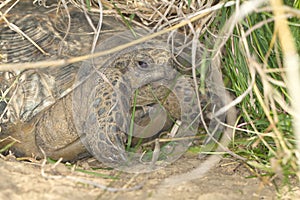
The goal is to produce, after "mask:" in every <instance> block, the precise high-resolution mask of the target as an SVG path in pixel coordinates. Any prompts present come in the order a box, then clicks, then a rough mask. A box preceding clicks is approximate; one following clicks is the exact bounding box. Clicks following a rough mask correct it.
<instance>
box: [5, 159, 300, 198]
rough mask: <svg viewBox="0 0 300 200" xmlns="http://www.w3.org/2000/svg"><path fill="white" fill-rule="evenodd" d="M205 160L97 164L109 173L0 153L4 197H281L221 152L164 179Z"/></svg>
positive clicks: (87, 165) (268, 185)
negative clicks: (144, 166) (144, 168)
mask: <svg viewBox="0 0 300 200" xmlns="http://www.w3.org/2000/svg"><path fill="white" fill-rule="evenodd" d="M201 162H202V161H201V160H199V159H195V156H190V155H189V154H186V155H184V156H183V157H182V158H180V159H179V160H178V161H176V162H175V163H173V164H172V165H170V166H168V167H166V168H164V169H160V170H158V171H155V172H152V173H147V174H128V173H123V172H119V171H116V170H112V169H97V170H94V172H97V173H99V174H100V173H101V174H104V175H110V176H112V177H109V178H105V177H100V176H96V175H91V174H87V173H86V172H79V171H76V170H74V166H73V168H72V167H68V166H66V165H65V164H62V163H59V164H58V165H54V164H49V163H48V164H46V165H43V164H42V162H41V161H38V162H37V161H34V162H28V161H27V162H25V161H22V162H19V161H16V160H15V159H14V158H9V159H8V158H7V157H6V158H4V159H3V158H2V159H0V177H1V183H0V191H1V192H0V199H6V200H10V199H13V200H19V199H32V200H35V199H73V200H76V199H121V200H124V199H137V200H138V199H164V200H166V199H175V200H176V199H178V200H179V199H198V200H206V199H207V200H212V199H214V200H215V199H216V200H223V199H224V200H225V199H233V200H234V199H237V200H240V199H245V200H248V199H249V200H250V199H277V193H276V190H275V186H274V185H273V184H272V183H270V182H269V181H261V180H259V179H258V178H249V177H250V176H251V175H252V174H251V173H250V171H249V170H247V168H246V167H245V166H244V165H242V164H240V163H238V162H237V161H235V160H233V159H229V158H223V159H222V160H221V162H219V163H218V164H217V165H216V166H214V167H213V168H212V169H210V170H209V171H208V173H206V174H204V176H202V177H200V178H197V179H195V180H192V181H182V182H180V183H177V184H174V185H171V186H168V185H164V184H163V181H164V180H165V179H166V178H169V177H172V176H175V175H178V174H184V173H186V172H188V171H189V170H192V169H194V168H195V167H197V166H198V165H199V164H200V163H201ZM79 165H80V166H81V168H90V166H91V165H92V164H91V162H90V161H84V162H81V163H80V164H79ZM77 168H80V167H78V166H77ZM88 171H93V170H92V169H89V170H88ZM247 177H248V178H247ZM103 186H105V187H107V188H106V190H105V189H103V188H102V189H101V188H100V187H103ZM296 189H298V191H296V192H294V193H293V194H291V193H285V194H283V195H282V196H281V199H297V198H299V199H300V194H299V193H300V192H299V188H297V187H296ZM114 190H117V191H114ZM121 190H124V191H121ZM292 195H294V196H292ZM295 195H296V196H295ZM297 195H298V196H297Z"/></svg>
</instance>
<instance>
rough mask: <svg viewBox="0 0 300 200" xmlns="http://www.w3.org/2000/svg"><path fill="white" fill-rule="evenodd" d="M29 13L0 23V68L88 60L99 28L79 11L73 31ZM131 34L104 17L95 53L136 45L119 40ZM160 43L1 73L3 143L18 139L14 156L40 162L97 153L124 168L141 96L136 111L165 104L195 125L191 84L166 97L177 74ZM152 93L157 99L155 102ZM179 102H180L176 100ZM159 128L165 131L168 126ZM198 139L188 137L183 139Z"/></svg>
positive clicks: (52, 17) (182, 83) (53, 18)
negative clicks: (109, 47)
mask: <svg viewBox="0 0 300 200" xmlns="http://www.w3.org/2000/svg"><path fill="white" fill-rule="evenodd" d="M24 7H26V3H24V2H22V3H20V5H18V6H17V7H15V8H13V9H12V11H11V12H14V13H22V14H20V15H19V14H14V15H12V16H7V19H8V21H9V22H10V24H9V23H5V22H4V21H2V22H1V29H0V41H1V43H0V47H1V48H0V49H1V52H0V54H1V63H17V62H32V61H39V60H44V59H53V60H55V59H59V58H69V57H74V56H78V55H83V54H88V53H90V51H91V50H90V49H91V44H92V41H93V34H92V33H93V29H92V28H91V26H90V25H89V23H87V22H85V16H84V14H83V13H82V12H81V11H80V10H78V9H75V8H73V9H70V10H69V14H70V19H72V20H71V24H70V25H69V24H68V23H67V22H68V20H69V19H68V18H67V17H64V16H65V15H59V17H57V15H56V14H55V13H52V12H49V13H47V14H45V13H46V12H45V10H43V9H44V8H39V9H38V10H36V9H32V8H28V11H26V12H24ZM20 9H22V12H20ZM92 20H94V17H92ZM12 24H14V25H16V26H18V27H21V30H22V31H23V33H24V35H26V36H28V38H31V39H32V40H33V42H34V43H36V44H33V42H32V41H29V40H28V38H24V35H22V34H21V33H20V32H16V30H12ZM126 29H127V28H126V26H125V25H124V24H123V23H122V22H121V21H119V20H117V19H116V18H114V17H111V16H104V19H103V24H102V32H101V35H100V38H101V39H100V40H99V41H98V44H99V45H98V48H97V49H96V51H101V50H105V48H107V45H109V44H111V43H113V44H114V45H118V44H120V43H126V42H128V41H131V40H133V39H134V36H132V37H131V38H130V37H129V36H128V34H129V32H125V34H119V35H118V33H120V32H122V31H125V30H126ZM65 30H66V31H65ZM112 35H118V37H117V39H116V38H114V39H108V38H109V37H110V36H112ZM126 37H129V39H128V38H127V39H126ZM103 41H104V42H103ZM101 42H102V43H103V44H102V45H101ZM159 43H160V41H158V40H154V41H151V42H146V43H143V44H142V45H140V46H135V47H134V48H129V49H126V50H123V51H121V52H117V53H114V54H111V55H108V56H106V57H99V58H96V59H93V60H90V61H86V62H77V63H72V64H68V65H64V66H60V67H46V68H38V69H27V70H23V71H17V70H11V71H7V72H0V90H1V91H2V95H1V96H2V98H1V99H0V122H1V133H0V138H6V137H7V136H12V137H13V138H16V139H17V140H19V141H20V142H21V143H20V144H15V145H14V146H13V147H12V149H13V150H14V151H15V152H16V154H19V155H22V156H32V155H34V156H37V157H42V156H43V155H42V153H43V152H45V154H46V155H47V156H49V157H51V158H54V159H58V158H60V157H63V158H64V160H77V159H80V158H83V157H85V156H87V155H88V154H90V153H91V154H92V155H93V156H96V157H97V158H98V159H100V160H101V161H103V162H105V163H120V162H126V161H127V158H128V155H127V154H126V152H125V142H126V141H127V140H128V130H129V129H130V119H131V114H130V112H129V111H130V109H131V107H132V102H133V97H132V94H133V93H134V92H135V91H136V90H137V89H139V90H140V95H138V96H137V98H136V101H135V103H136V104H137V105H140V106H144V107H145V106H146V105H150V104H151V105H153V104H154V102H155V101H156V100H157V99H163V98H164V99H167V100H166V101H164V102H165V103H164V105H165V106H166V107H168V108H167V110H168V111H169V112H170V113H171V115H173V116H175V118H180V116H179V115H180V114H179V113H180V112H181V113H184V114H183V115H181V117H183V118H185V119H189V120H194V124H197V123H198V121H197V119H196V120H195V118H196V117H195V116H197V115H198V113H199V110H198V107H197V104H196V103H195V101H194V100H193V98H191V96H194V95H195V92H194V90H193V89H190V88H191V85H190V82H189V81H186V80H185V79H184V78H183V79H182V78H181V79H180V78H179V79H178V80H179V84H177V86H175V87H174V88H175V89H174V91H176V92H175V93H176V94H177V96H176V95H174V94H172V95H169V96H171V97H170V98H169V97H167V98H166V96H167V94H169V93H170V90H169V89H167V88H166V87H165V85H166V84H169V83H166V81H167V82H168V81H171V80H175V78H176V76H177V71H176V70H175V69H174V65H173V64H172V56H171V54H170V51H169V50H168V48H167V47H166V45H165V44H164V43H162V44H159ZM103 66H104V67H103ZM166 77H167V78H166ZM171 82H172V81H171ZM149 88H152V89H151V90H154V91H156V92H157V93H158V95H156V97H155V98H154V97H153V94H152V93H153V92H152V93H151V91H150V90H149ZM186 96H188V97H186ZM174 98H177V99H176V100H175V101H173V100H172V99H174ZM178 99H179V100H178ZM184 105H187V106H184ZM144 107H143V108H144ZM148 108H149V107H148ZM150 108H152V107H151V106H150ZM180 109H181V110H180ZM140 113H144V112H140ZM146 114H148V115H149V112H146ZM136 120H137V121H138V120H140V118H139V117H137V119H136ZM156 121H157V122H160V121H163V120H160V118H158V120H156ZM156 125H157V126H159V127H161V126H163V125H164V122H161V123H160V124H159V123H158V124H156ZM194 130H195V129H194ZM194 132H195V131H190V130H189V131H187V130H186V131H182V133H181V134H179V136H180V137H181V136H184V135H185V136H186V135H194V134H195V133H194ZM151 134H152V133H151ZM6 142H8V141H7V140H6ZM188 142H190V141H188ZM5 144H7V143H5V142H3V143H2V145H5ZM184 144H187V143H184ZM87 150H88V151H87ZM179 150H180V151H181V150H182V148H181V147H180V148H179Z"/></svg>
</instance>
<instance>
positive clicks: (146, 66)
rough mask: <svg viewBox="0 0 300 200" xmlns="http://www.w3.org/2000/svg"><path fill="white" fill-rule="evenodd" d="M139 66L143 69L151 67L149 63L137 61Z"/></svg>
mask: <svg viewBox="0 0 300 200" xmlns="http://www.w3.org/2000/svg"><path fill="white" fill-rule="evenodd" d="M137 64H138V66H139V67H141V68H143V69H145V68H148V66H149V65H148V63H147V62H145V61H141V60H140V61H137Z"/></svg>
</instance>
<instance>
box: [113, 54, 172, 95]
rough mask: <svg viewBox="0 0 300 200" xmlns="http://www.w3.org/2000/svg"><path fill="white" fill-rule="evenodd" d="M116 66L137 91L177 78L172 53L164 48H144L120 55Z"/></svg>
mask: <svg viewBox="0 0 300 200" xmlns="http://www.w3.org/2000/svg"><path fill="white" fill-rule="evenodd" d="M114 66H115V67H116V68H118V69H119V70H120V71H121V72H122V74H124V76H125V77H127V79H128V80H129V81H130V85H131V88H132V89H133V90H134V89H137V88H139V87H142V86H144V85H147V84H149V83H152V82H157V81H160V80H172V79H174V78H175V76H176V71H175V69H174V68H173V63H172V56H171V53H170V52H169V51H168V50H167V49H164V48H143V49H137V50H132V51H129V52H126V53H124V54H121V55H118V57H117V58H116V59H115V61H114Z"/></svg>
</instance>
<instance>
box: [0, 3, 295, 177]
mask: <svg viewBox="0 0 300 200" xmlns="http://www.w3.org/2000/svg"><path fill="white" fill-rule="evenodd" d="M8 2H10V3H11V1H5V2H3V3H2V4H1V5H0V9H1V12H2V13H1V20H4V21H6V20H5V15H4V14H5V13H8V12H9V7H8V6H7V5H6V3H8ZM15 2H17V1H15ZM39 2H43V1H39ZM199 2H201V3H199ZM199 2H198V1H191V0H185V1H175V0H173V1H155V0H153V1H151V0H148V1H147V0H146V1H132V2H128V1H106V0H103V1H101V2H99V1H92V2H91V5H89V6H86V4H85V1H84V2H83V1H71V3H73V4H74V5H76V6H78V7H80V8H82V10H83V11H84V12H87V13H88V12H92V13H96V14H98V15H99V18H101V14H110V15H116V16H117V17H119V18H121V19H122V20H125V21H126V22H127V24H128V25H129V26H131V25H133V24H135V25H139V26H142V27H145V28H147V29H148V30H149V31H151V32H153V34H149V35H148V36H146V37H143V38H140V39H138V40H135V41H132V42H131V43H128V44H124V45H120V46H118V47H116V48H114V49H110V50H107V51H105V52H97V53H94V54H90V55H84V56H80V57H76V58H70V59H62V60H55V61H53V60H46V61H40V62H36V63H20V64H10V63H7V64H2V65H0V70H1V71H5V70H9V69H12V68H14V69H19V70H24V69H28V68H37V67H48V66H61V65H64V64H67V63H74V62H79V61H82V60H85V59H89V58H93V57H97V56H102V55H106V54H110V53H112V52H116V51H120V50H122V49H124V48H127V47H128V46H131V45H135V44H138V43H141V42H143V41H146V40H150V39H152V38H154V37H157V36H159V35H162V34H165V33H172V31H174V30H177V29H179V30H180V31H181V32H183V33H184V34H185V35H186V37H187V38H188V37H189V38H193V39H194V40H193V41H195V40H198V39H199V38H200V42H202V43H203V45H204V46H205V48H206V49H207V52H209V55H210V58H211V64H212V67H213V68H214V69H218V70H223V73H224V76H225V82H226V84H227V85H226V86H227V87H228V88H227V90H229V91H231V92H232V93H233V94H234V95H235V96H236V98H235V100H234V101H232V102H231V103H229V105H228V107H225V108H223V110H221V111H219V112H222V111H226V110H228V109H229V108H230V107H231V106H236V107H237V108H239V110H240V117H239V122H237V125H236V130H237V133H236V137H235V138H233V141H232V146H231V151H232V152H229V150H228V152H229V154H231V155H233V154H237V155H238V156H236V157H239V158H242V159H243V160H246V161H245V162H246V163H247V164H248V165H249V166H250V167H251V168H252V169H253V171H254V172H253V173H254V174H256V175H257V176H259V177H261V178H262V176H264V175H269V180H270V181H271V180H273V179H274V178H276V177H279V178H285V179H284V180H287V179H288V178H289V176H290V175H294V174H296V173H298V177H300V175H299V166H300V135H299V134H300V103H299V102H298V101H297V100H298V99H300V96H299V95H300V88H299V87H300V75H299V71H300V70H299V66H300V64H299V47H300V45H299V39H298V38H297V37H296V36H297V35H296V34H297V33H299V31H298V32H297V30H296V31H295V30H294V29H293V34H292V33H291V27H292V28H295V27H299V17H300V12H299V10H297V9H296V8H293V7H292V6H291V5H289V6H288V5H285V6H284V5H283V4H282V1H280V0H271V1H270V2H268V1H262V0H253V1H247V2H242V3H241V2H239V1H229V2H227V4H226V5H225V4H223V3H217V4H216V3H215V2H214V1H212V0H208V1H199ZM297 2H298V4H299V1H297V0H295V1H294V5H298V4H297ZM60 3H61V5H62V8H63V9H67V6H68V4H66V2H65V1H60ZM41 5H43V6H50V5H48V4H47V2H46V3H45V2H44V3H41ZM52 6H53V9H55V8H57V5H52ZM223 6H224V7H223ZM298 9H299V8H298ZM290 18H292V19H290ZM7 23H8V22H7ZM100 23H101V20H100ZM221 27H222V28H221ZM13 28H15V30H16V31H17V27H13ZM94 29H95V31H99V30H98V29H97V27H95V28H94ZM99 33H100V34H101V31H100V32H99ZM221 66H224V67H221ZM191 70H192V71H194V72H195V71H196V70H197V69H196V66H195V65H194V66H193V68H192V69H191Z"/></svg>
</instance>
